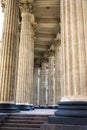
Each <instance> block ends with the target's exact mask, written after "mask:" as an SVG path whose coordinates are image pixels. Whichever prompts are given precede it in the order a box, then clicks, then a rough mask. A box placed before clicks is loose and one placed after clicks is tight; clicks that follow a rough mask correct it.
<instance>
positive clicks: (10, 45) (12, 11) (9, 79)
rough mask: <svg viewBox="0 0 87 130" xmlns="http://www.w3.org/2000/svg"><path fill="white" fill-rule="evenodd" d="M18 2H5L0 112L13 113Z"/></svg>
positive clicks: (15, 0)
mask: <svg viewBox="0 0 87 130" xmlns="http://www.w3.org/2000/svg"><path fill="white" fill-rule="evenodd" d="M18 14H19V10H18V0H6V6H5V14H4V26H3V27H4V28H3V34H2V46H1V47H2V48H1V65H0V112H10V111H11V112H14V111H15V110H16V108H15V104H14V100H15V99H14V97H15V74H16V73H15V67H16V64H15V62H16V58H17V57H16V52H17V30H18Z"/></svg>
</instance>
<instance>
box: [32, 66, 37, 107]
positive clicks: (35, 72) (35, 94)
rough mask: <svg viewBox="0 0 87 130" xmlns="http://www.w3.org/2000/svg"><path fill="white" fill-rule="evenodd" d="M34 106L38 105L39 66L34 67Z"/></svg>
mask: <svg viewBox="0 0 87 130" xmlns="http://www.w3.org/2000/svg"><path fill="white" fill-rule="evenodd" d="M33 80H34V82H33V93H34V94H33V104H34V105H38V66H35V67H34V78H33Z"/></svg>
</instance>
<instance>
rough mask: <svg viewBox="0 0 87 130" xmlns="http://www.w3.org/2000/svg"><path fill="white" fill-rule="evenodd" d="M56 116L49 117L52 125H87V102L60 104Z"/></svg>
mask: <svg viewBox="0 0 87 130" xmlns="http://www.w3.org/2000/svg"><path fill="white" fill-rule="evenodd" d="M58 105H59V106H58V111H56V112H55V116H52V117H49V118H48V122H49V123H52V124H68V125H87V102H84V101H82V102H81V101H76V102H60V103H59V104H58Z"/></svg>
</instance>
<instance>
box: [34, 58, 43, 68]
mask: <svg viewBox="0 0 87 130" xmlns="http://www.w3.org/2000/svg"><path fill="white" fill-rule="evenodd" d="M34 66H35V67H41V58H38V59H34Z"/></svg>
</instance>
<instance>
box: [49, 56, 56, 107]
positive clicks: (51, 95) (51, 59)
mask: <svg viewBox="0 0 87 130" xmlns="http://www.w3.org/2000/svg"><path fill="white" fill-rule="evenodd" d="M54 59H55V58H54V54H53V55H50V56H49V72H48V105H54V101H55V82H54V77H55V74H54V72H55V71H54Z"/></svg>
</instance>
